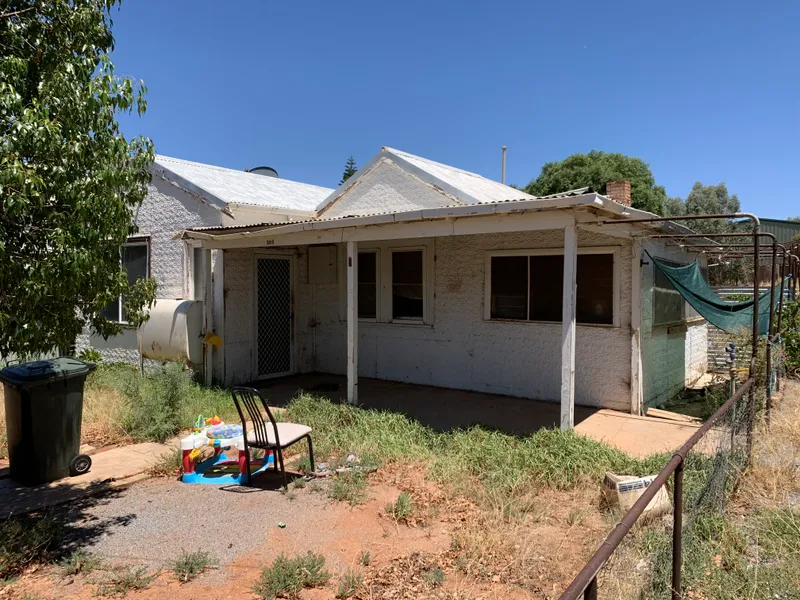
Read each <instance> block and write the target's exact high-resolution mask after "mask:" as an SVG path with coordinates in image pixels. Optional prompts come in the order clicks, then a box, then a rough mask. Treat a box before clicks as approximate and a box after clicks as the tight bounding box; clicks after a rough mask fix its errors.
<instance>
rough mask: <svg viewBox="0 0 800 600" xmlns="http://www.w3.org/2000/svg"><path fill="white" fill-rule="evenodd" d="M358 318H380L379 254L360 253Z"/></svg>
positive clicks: (373, 252)
mask: <svg viewBox="0 0 800 600" xmlns="http://www.w3.org/2000/svg"><path fill="white" fill-rule="evenodd" d="M358 318H359V319H377V318H378V253H377V252H375V251H372V252H359V253H358Z"/></svg>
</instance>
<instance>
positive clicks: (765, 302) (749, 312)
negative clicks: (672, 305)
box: [650, 256, 788, 334]
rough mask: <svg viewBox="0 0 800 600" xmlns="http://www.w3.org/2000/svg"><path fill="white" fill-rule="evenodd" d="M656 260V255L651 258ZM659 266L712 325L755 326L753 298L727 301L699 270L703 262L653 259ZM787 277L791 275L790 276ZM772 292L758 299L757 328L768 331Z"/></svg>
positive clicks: (727, 327)
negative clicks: (680, 264) (675, 264)
mask: <svg viewBox="0 0 800 600" xmlns="http://www.w3.org/2000/svg"><path fill="white" fill-rule="evenodd" d="M650 258H651V259H653V257H652V256H651V257H650ZM653 262H654V263H655V265H656V267H657V268H658V270H659V271H661V272H662V273H663V274H664V277H666V278H667V279H669V281H670V283H671V284H672V285H673V286H674V287H675V289H676V290H677V291H678V292H679V293H680V295H681V296H683V298H684V300H686V302H688V303H689V304H690V305H691V306H692V308H694V309H695V310H696V311H697V312H698V313H700V315H701V316H702V317H703V318H704V319H706V320H707V321H708V322H709V323H711V324H712V325H716V326H717V327H719V328H720V329H722V330H723V331H728V332H734V331H737V330H741V329H745V330H746V331H752V329H753V301H752V300H746V301H744V302H725V301H724V300H722V299H721V298H720V297H719V296H717V294H716V293H715V292H714V290H712V289H711V286H709V285H708V283H707V282H706V280H705V279H704V278H703V274H702V273H701V272H700V264H699V263H697V262H695V263H692V264H691V265H686V266H683V267H673V266H670V265H666V264H664V263H662V262H660V261H659V260H658V259H653ZM787 279H788V277H787ZM775 287H776V289H775V305H776V306H777V304H778V301H779V300H780V285H778V286H775ZM769 295H770V292H769V291H767V292H765V293H764V294H762V295H761V296H759V300H758V331H759V333H761V334H766V333H767V329H768V327H769V313H770V305H769Z"/></svg>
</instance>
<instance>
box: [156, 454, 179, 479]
mask: <svg viewBox="0 0 800 600" xmlns="http://www.w3.org/2000/svg"><path fill="white" fill-rule="evenodd" d="M182 466H183V452H182V451H181V450H179V449H175V450H172V451H170V452H164V453H163V454H161V455H159V456H158V457H157V458H156V462H154V463H153V466H152V467H150V474H151V475H155V476H156V477H175V476H176V475H177V474H178V473H180V471H181V468H182Z"/></svg>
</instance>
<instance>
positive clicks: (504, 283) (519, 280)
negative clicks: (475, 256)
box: [490, 256, 528, 320]
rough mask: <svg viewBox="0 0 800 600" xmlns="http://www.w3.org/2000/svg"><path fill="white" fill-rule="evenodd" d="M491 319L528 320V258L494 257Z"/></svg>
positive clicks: (492, 265) (492, 263) (492, 262)
mask: <svg viewBox="0 0 800 600" xmlns="http://www.w3.org/2000/svg"><path fill="white" fill-rule="evenodd" d="M491 269H492V270H491V275H490V276H491V290H490V293H491V308H490V311H491V313H490V314H491V318H492V319H523V320H524V319H527V318H528V257H527V256H493V257H492V260H491Z"/></svg>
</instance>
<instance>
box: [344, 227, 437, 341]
mask: <svg viewBox="0 0 800 600" xmlns="http://www.w3.org/2000/svg"><path fill="white" fill-rule="evenodd" d="M339 251H340V252H342V251H344V248H343V247H342V248H340V249H339ZM433 261H434V251H433V240H430V239H415V240H409V241H406V240H391V241H388V240H387V241H379V242H370V243H369V245H367V244H364V246H363V248H359V249H358V275H357V281H356V284H357V285H356V289H355V293H356V294H357V296H358V319H359V320H360V321H362V322H365V323H378V324H389V323H398V324H402V325H408V326H416V325H430V324H431V323H432V322H433V300H434V296H433V275H434V268H433ZM338 262H339V269H340V270H339V277H340V279H339V281H340V282H341V284H340V285H339V301H340V304H339V309H340V312H339V318H340V319H341V320H342V321H346V320H347V314H346V313H347V285H346V282H347V260H346V259H345V258H344V256H341V257H340V260H339V261H338Z"/></svg>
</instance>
